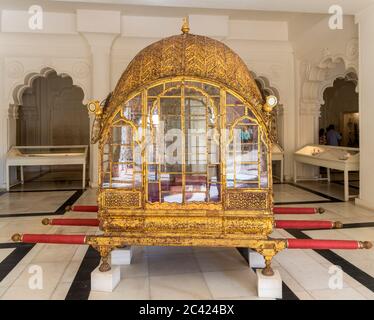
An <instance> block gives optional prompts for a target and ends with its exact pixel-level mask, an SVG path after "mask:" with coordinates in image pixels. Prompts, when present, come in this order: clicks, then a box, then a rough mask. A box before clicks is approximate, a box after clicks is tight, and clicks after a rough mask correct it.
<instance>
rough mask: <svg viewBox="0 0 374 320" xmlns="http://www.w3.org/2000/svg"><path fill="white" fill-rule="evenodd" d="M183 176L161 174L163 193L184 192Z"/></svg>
mask: <svg viewBox="0 0 374 320" xmlns="http://www.w3.org/2000/svg"><path fill="white" fill-rule="evenodd" d="M182 185H183V179H182V175H181V174H166V173H162V174H161V191H171V192H182Z"/></svg>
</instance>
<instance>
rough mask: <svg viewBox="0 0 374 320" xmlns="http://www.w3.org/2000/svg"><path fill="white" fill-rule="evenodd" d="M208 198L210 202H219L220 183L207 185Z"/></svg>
mask: <svg viewBox="0 0 374 320" xmlns="http://www.w3.org/2000/svg"><path fill="white" fill-rule="evenodd" d="M209 200H210V201H212V202H219V201H220V200H221V185H220V184H210V185H209Z"/></svg>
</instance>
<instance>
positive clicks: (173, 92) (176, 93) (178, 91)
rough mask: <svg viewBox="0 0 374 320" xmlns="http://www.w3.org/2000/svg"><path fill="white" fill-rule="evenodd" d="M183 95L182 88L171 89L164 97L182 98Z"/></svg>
mask: <svg viewBox="0 0 374 320" xmlns="http://www.w3.org/2000/svg"><path fill="white" fill-rule="evenodd" d="M181 93H182V89H181V87H176V88H171V89H169V90H168V91H167V92H166V93H165V94H164V96H174V97H175V96H180V95H181Z"/></svg>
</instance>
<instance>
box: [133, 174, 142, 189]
mask: <svg viewBox="0 0 374 320" xmlns="http://www.w3.org/2000/svg"><path fill="white" fill-rule="evenodd" d="M142 185H143V180H142V174H141V173H135V175H134V187H135V188H140V187H141V186H142Z"/></svg>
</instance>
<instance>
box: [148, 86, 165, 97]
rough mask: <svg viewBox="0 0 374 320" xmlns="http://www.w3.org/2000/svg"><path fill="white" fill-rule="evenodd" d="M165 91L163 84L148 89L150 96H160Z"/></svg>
mask: <svg viewBox="0 0 374 320" xmlns="http://www.w3.org/2000/svg"><path fill="white" fill-rule="evenodd" d="M163 90H164V86H163V85H162V84H160V85H158V86H155V87H152V88H150V89H148V96H158V95H159V94H160V93H162V91H163Z"/></svg>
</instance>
